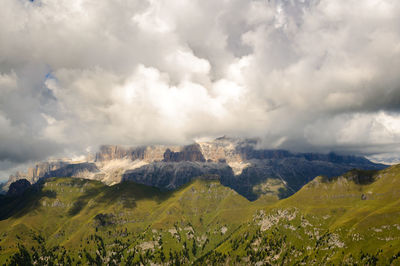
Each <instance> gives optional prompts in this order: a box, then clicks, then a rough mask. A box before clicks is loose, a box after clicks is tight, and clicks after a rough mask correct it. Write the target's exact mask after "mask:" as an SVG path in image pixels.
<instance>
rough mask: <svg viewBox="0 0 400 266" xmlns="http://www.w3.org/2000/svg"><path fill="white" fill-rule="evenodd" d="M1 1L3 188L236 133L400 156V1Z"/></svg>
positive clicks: (305, 146) (277, 142)
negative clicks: (95, 158)
mask: <svg viewBox="0 0 400 266" xmlns="http://www.w3.org/2000/svg"><path fill="white" fill-rule="evenodd" d="M0 3H1V6H2V8H1V9H0V179H1V178H2V179H4V178H7V175H8V174H9V173H10V172H12V171H15V170H16V169H19V168H22V167H25V166H26V165H27V164H32V163H33V162H36V161H42V160H46V159H47V158H59V157H73V156H79V155H82V154H85V153H86V152H87V151H93V152H95V151H96V149H97V147H98V146H99V145H101V144H120V145H142V144H143V145H144V144H185V143H190V142H192V141H194V140H197V139H204V138H214V137H220V136H222V135H228V136H236V137H259V138H260V139H261V140H262V146H263V147H265V148H282V149H289V150H292V151H313V152H329V151H335V152H339V153H352V154H359V155H367V156H372V157H374V158H380V159H381V160H385V159H390V160H393V158H394V160H396V158H397V159H398V158H400V1H398V0H217V1H216V0H190V1H188V0H112V1H98V0H57V1H55V0H34V1H29V0H0Z"/></svg>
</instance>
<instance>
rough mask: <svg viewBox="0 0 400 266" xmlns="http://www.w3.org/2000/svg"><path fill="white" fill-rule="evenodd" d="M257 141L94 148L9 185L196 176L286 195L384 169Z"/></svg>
mask: <svg viewBox="0 0 400 266" xmlns="http://www.w3.org/2000/svg"><path fill="white" fill-rule="evenodd" d="M257 143H258V142H257V140H256V139H235V138H227V137H222V138H218V139H216V140H214V141H209V142H199V143H194V144H191V145H186V146H167V145H152V146H139V147H122V146H116V145H106V146H102V147H100V150H99V152H98V153H97V154H96V156H95V160H94V161H92V162H90V161H89V160H88V161H87V162H80V163H76V162H75V163H71V162H68V161H58V162H43V163H39V164H37V165H36V166H35V167H33V168H30V169H29V170H28V172H27V173H26V174H21V173H17V174H16V175H15V176H11V177H10V180H9V184H11V183H12V182H13V181H16V180H18V179H21V178H26V179H27V180H28V181H29V182H30V183H35V182H37V181H38V180H39V179H40V178H47V177H80V178H88V179H94V180H99V181H102V182H104V183H106V184H108V185H112V184H116V183H119V182H121V181H123V180H131V181H135V182H138V183H142V184H146V185H150V186H156V187H159V188H162V189H175V188H177V187H179V186H181V185H183V184H185V183H187V182H189V181H191V180H192V179H194V178H197V177H199V176H205V175H211V176H218V178H219V179H220V182H221V183H222V184H223V185H226V186H228V187H230V188H233V189H234V190H236V191H237V192H238V193H240V194H241V195H243V196H245V197H247V198H248V199H250V200H254V199H257V198H258V196H259V195H260V194H265V193H269V194H271V193H272V194H274V193H275V194H276V195H278V196H279V197H286V196H289V195H291V194H293V193H295V192H296V191H297V190H299V189H300V188H301V187H302V186H303V185H304V184H306V183H307V182H309V181H310V180H312V179H313V178H314V177H316V176H318V175H324V176H327V177H328V178H329V177H333V176H338V175H341V174H343V173H345V172H347V171H349V170H351V169H353V168H359V169H382V168H384V167H385V166H384V165H379V164H374V163H372V162H370V161H369V160H367V159H365V158H363V157H356V156H340V155H337V154H334V153H329V154H314V153H291V152H289V151H285V150H268V149H257V148H256V146H257ZM274 180H276V182H275V181H274Z"/></svg>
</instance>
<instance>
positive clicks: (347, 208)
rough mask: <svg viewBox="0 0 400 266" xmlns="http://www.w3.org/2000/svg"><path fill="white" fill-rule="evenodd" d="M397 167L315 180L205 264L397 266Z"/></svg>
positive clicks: (399, 171) (399, 169)
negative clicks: (223, 262) (366, 265)
mask: <svg viewBox="0 0 400 266" xmlns="http://www.w3.org/2000/svg"><path fill="white" fill-rule="evenodd" d="M399 199H400V165H397V166H393V167H390V168H388V169H385V170H382V171H359V170H353V171H350V172H348V173H346V174H345V175H343V176H340V177H337V178H333V179H331V180H328V179H327V178H324V177H317V178H316V179H315V180H313V181H312V182H310V183H309V184H307V185H306V186H304V187H303V188H302V189H301V190H300V191H298V192H297V193H296V194H294V195H293V196H291V197H289V198H287V199H285V200H281V201H279V202H277V203H276V204H273V205H270V206H268V207H267V208H264V210H261V211H258V213H257V214H255V215H254V217H253V220H252V221H250V222H249V223H248V224H247V226H245V227H243V228H242V230H241V231H238V232H236V233H235V234H234V235H233V236H232V237H231V239H230V241H226V242H225V243H224V244H223V245H221V246H220V247H219V248H218V249H217V250H216V251H215V252H213V254H211V255H210V257H212V258H211V259H210V258H203V260H204V261H211V260H221V261H229V262H230V263H244V262H246V263H248V262H253V263H257V262H260V263H261V262H262V263H271V264H281V263H284V264H286V263H290V264H294V263H305V264H318V265H319V264H352V263H359V264H370V265H375V264H380V265H388V264H393V265H399V264H400V260H399V256H400V200H399Z"/></svg>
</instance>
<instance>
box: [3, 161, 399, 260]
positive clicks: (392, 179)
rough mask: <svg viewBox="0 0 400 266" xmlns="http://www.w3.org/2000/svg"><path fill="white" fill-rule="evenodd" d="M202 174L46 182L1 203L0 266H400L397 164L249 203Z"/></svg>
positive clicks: (319, 180) (315, 182) (320, 179)
mask: <svg viewBox="0 0 400 266" xmlns="http://www.w3.org/2000/svg"><path fill="white" fill-rule="evenodd" d="M214 179H215V176H203V177H202V178H200V179H196V180H194V181H192V182H190V183H188V184H186V185H185V186H183V187H181V188H180V189H178V190H175V191H161V190H159V189H158V188H154V187H148V186H144V185H140V184H136V183H133V182H123V183H120V184H116V185H113V186H106V185H104V184H102V183H101V182H98V181H90V180H84V179H77V178H49V179H47V180H45V181H44V182H43V183H42V184H38V185H36V186H33V187H32V188H28V190H26V191H25V192H24V194H23V195H21V196H13V197H11V196H8V197H3V198H2V199H1V204H0V216H1V217H0V219H1V220H0V247H1V251H0V263H6V264H12V263H13V262H24V263H27V262H28V261H30V262H36V263H39V264H47V263H50V262H58V263H64V264H79V263H83V264H97V265H99V264H109V265H120V264H132V263H142V264H151V263H158V264H162V263H169V264H171V263H173V264H188V263H194V264H214V263H216V264H231V265H235V264H237V265H243V264H254V265H263V264H273V265H277V264H307V265H308V264H314V265H321V264H363V265H375V264H378V265H390V264H392V265H400V201H399V196H400V165H398V166H393V167H390V168H388V169H385V170H381V171H361V170H352V171H350V172H348V173H346V174H344V175H342V176H339V177H336V178H331V179H329V178H326V177H317V178H315V179H314V180H313V181H311V182H309V183H308V184H307V185H306V186H304V187H303V188H302V189H301V190H300V191H298V192H297V193H296V194H294V195H292V196H290V197H289V198H287V199H283V200H278V198H277V197H276V196H272V195H270V196H268V195H264V196H263V197H261V198H260V199H258V200H257V201H253V202H250V201H248V200H247V199H246V198H244V197H242V196H241V195H239V194H238V193H236V192H235V191H234V190H232V189H230V188H228V187H225V186H222V185H221V184H220V182H219V181H218V180H214Z"/></svg>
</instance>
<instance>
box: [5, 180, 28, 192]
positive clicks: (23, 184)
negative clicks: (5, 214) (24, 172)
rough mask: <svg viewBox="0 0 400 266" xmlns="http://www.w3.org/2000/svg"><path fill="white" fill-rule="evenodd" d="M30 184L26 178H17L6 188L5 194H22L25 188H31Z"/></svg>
mask: <svg viewBox="0 0 400 266" xmlns="http://www.w3.org/2000/svg"><path fill="white" fill-rule="evenodd" d="M31 187H32V185H31V183H29V181H28V180H26V179H19V180H17V181H15V182H13V183H11V185H10V188H9V189H8V192H7V196H19V195H22V194H23V193H24V192H25V191H26V190H27V189H29V188H31Z"/></svg>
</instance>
